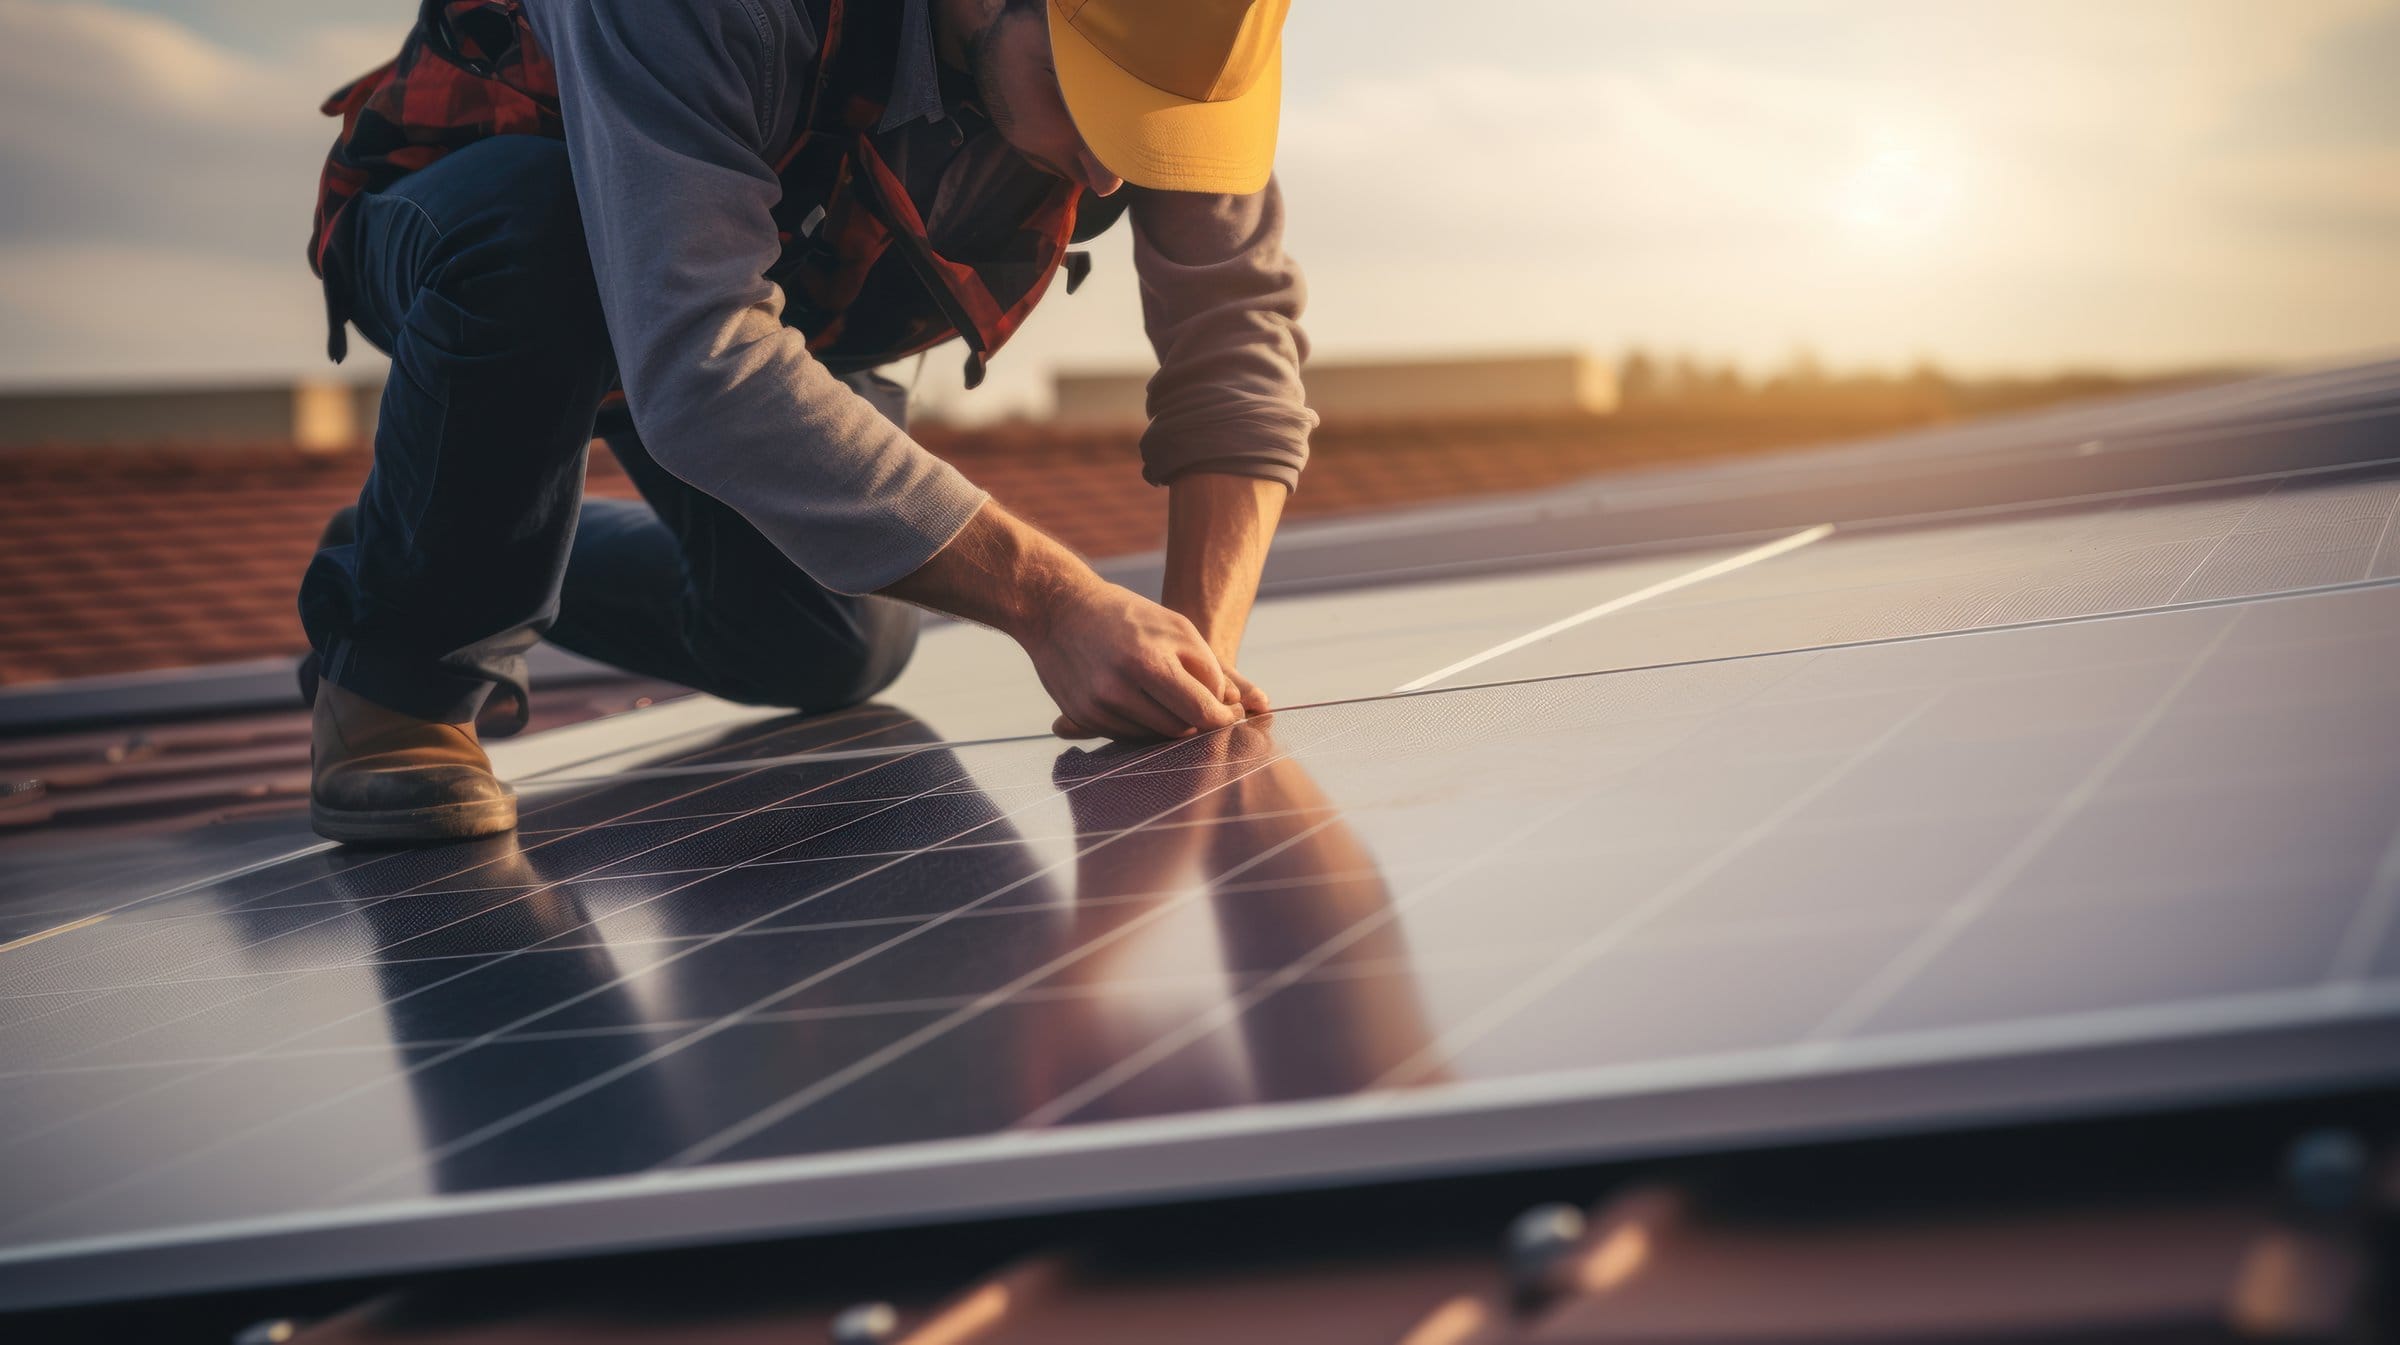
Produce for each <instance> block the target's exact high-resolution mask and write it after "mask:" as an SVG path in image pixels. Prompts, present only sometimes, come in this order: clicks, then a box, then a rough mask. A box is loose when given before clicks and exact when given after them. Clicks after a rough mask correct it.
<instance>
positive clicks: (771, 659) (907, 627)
mask: <svg viewBox="0 0 2400 1345" xmlns="http://www.w3.org/2000/svg"><path fill="white" fill-rule="evenodd" d="M839 601H840V602H841V603H842V604H843V606H844V607H845V608H846V609H848V613H849V616H850V618H851V619H850V621H849V622H848V625H847V628H846V629H845V630H842V631H840V632H838V633H836V632H833V631H828V630H826V629H825V628H823V627H822V626H818V627H816V628H814V629H805V628H800V627H797V626H792V625H786V626H782V627H781V630H782V631H789V632H791V633H790V634H789V635H788V636H787V637H785V638H777V635H776V633H770V632H773V631H774V630H775V625H774V623H763V624H764V625H765V627H766V630H765V631H762V626H761V624H753V623H748V622H743V623H727V622H711V623H709V624H708V627H707V629H705V630H702V631H699V632H695V633H694V635H693V637H692V653H693V656H694V659H695V660H696V661H697V662H698V663H699V664H700V666H701V667H703V668H705V669H706V670H707V671H708V672H709V673H710V674H711V679H710V680H711V681H712V683H713V685H712V686H710V687H709V688H707V689H708V690H711V691H713V692H714V693H715V694H717V695H720V696H723V697H725V698H726V699H727V700H733V701H740V702H742V703H744V704H749V705H778V706H783V707H785V708H788V709H794V710H803V711H806V712H808V713H811V714H818V713H822V712H824V711H827V710H840V709H844V708H847V707H849V706H852V705H856V704H858V703H859V702H861V701H864V700H866V699H868V698H869V697H871V696H873V695H875V693H877V692H879V691H881V690H883V689H884V688H885V687H888V686H890V685H891V684H892V683H893V681H894V680H896V679H897V678H898V677H899V676H900V674H901V672H902V671H903V670H905V669H906V668H907V667H908V660H909V657H910V655H912V654H914V653H915V652H916V647H917V627H918V623H919V614H918V612H917V609H915V608H913V607H910V606H908V605H907V604H906V603H900V602H894V601H892V600H890V599H888V598H876V597H863V598H846V599H841V600H839Z"/></svg>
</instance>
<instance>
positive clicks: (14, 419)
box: [0, 379, 383, 453]
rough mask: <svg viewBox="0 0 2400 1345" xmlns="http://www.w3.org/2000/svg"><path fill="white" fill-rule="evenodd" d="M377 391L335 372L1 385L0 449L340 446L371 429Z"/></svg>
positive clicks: (368, 435) (358, 440)
mask: <svg viewBox="0 0 2400 1345" xmlns="http://www.w3.org/2000/svg"><path fill="white" fill-rule="evenodd" d="M382 394H383V385H382V384H381V383H380V382H370V383H361V382H356V381H348V380H344V381H336V380H332V379H302V380H298V381H295V382H290V383H258V384H247V385H233V386H225V387H154V388H92V389H77V390H74V391H51V392H0V450H5V449H10V448H30V447H36V446H45V447H73V446H79V445H80V446H91V447H104V446H115V445H141V446H152V445H157V444H182V445H210V444H223V445H237V444H238V445H258V444H277V445H297V446H298V447H300V448H302V449H306V450H309V451H311V452H328V453H331V452H340V451H342V450H344V449H350V448H356V447H358V446H359V445H360V444H363V443H365V442H367V441H368V440H370V439H372V438H373V437H374V432H375V408H376V403H377V400H378V399H379V398H380V397H381V396H382Z"/></svg>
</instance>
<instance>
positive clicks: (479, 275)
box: [399, 136, 607, 362]
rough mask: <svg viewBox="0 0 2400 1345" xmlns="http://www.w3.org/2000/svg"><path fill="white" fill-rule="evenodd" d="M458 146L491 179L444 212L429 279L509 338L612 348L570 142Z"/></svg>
mask: <svg viewBox="0 0 2400 1345" xmlns="http://www.w3.org/2000/svg"><path fill="white" fill-rule="evenodd" d="M460 153H461V154H462V155H463V154H470V153H471V154H474V155H477V156H478V157H479V159H480V160H481V161H480V162H479V163H478V164H477V165H476V167H477V169H478V173H479V176H480V178H481V180H482V181H483V182H484V183H486V184H487V188H486V190H484V191H482V192H480V193H478V195H477V198H476V199H475V200H474V201H473V202H472V203H471V204H468V205H466V206H464V207H453V211H451V212H445V213H451V214H452V217H451V218H448V219H440V220H437V223H438V225H439V227H440V229H441V238H440V241H439V243H438V244H436V247H437V256H436V258H435V260H436V265H435V267H434V269H433V270H432V272H431V273H430V275H429V276H428V279H427V286H426V287H427V289H429V290H431V291H432V292H433V293H434V294H435V295H437V296H439V298H440V299H441V300H442V301H443V302H444V303H446V304H447V305H449V306H451V307H454V308H455V309H457V310H458V311H459V312H460V313H461V314H462V315H463V316H464V317H465V318H466V319H467V320H468V321H469V322H470V323H472V324H474V325H475V326H476V327H477V328H479V329H481V330H483V331H485V332H487V333H490V334H491V335H493V336H494V337H496V338H497V339H498V340H500V341H501V342H502V343H503V344H506V345H509V346H514V347H517V348H520V349H539V350H542V351H545V352H553V353H555V354H557V355H558V356H560V357H561V358H563V359H571V360H575V361H578V362H580V361H582V360H584V359H588V358H590V357H592V356H593V355H595V354H602V355H604V354H605V352H606V351H607V336H606V327H605V323H604V322H603V320H602V317H601V311H600V289H599V284H598V282H597V281H596V280H595V279H594V277H593V274H592V261H591V251H590V246H589V244H588V243H587V242H586V241H585V238H584V233H583V214H582V211H581V209H580V207H579V206H578V204H577V202H576V199H575V181H574V177H573V174H572V173H571V172H570V171H569V168H568V163H567V147H566V146H565V145H564V144H562V143H560V142H558V141H555V140H546V139H542V138H540V137H537V136H501V137H497V138H495V139H492V140H487V141H483V142H480V143H478V144H476V145H474V146H471V147H470V148H469V149H466V150H462V151H460ZM406 186H407V184H406V183H405V182H403V183H402V186H401V188H400V189H399V190H402V191H405V190H406Z"/></svg>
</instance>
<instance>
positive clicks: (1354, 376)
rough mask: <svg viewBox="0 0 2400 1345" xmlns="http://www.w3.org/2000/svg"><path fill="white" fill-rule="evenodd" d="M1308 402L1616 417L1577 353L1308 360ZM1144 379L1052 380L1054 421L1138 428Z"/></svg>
mask: <svg viewBox="0 0 2400 1345" xmlns="http://www.w3.org/2000/svg"><path fill="white" fill-rule="evenodd" d="M1305 377H1306V380H1307V383H1308V404H1309V405H1310V406H1311V407H1314V408H1315V409H1316V410H1317V412H1318V414H1320V415H1324V416H1338V417H1340V418H1342V419H1345V420H1351V419H1365V418H1380V417H1387V416H1405V417H1415V418H1453V419H1475V418H1489V417H1495V416H1579V415H1583V416H1598V415H1606V414H1608V413H1609V412H1612V411H1614V410H1616V409H1617V379H1616V371H1615V369H1614V368H1613V367H1612V366H1611V365H1610V364H1608V363H1607V362H1605V361H1602V360H1598V359H1594V358H1593V357H1591V356H1590V355H1586V354H1583V353H1581V352H1576V351H1559V352H1552V353H1547V354H1533V355H1503V356H1492V357H1487V358H1472V359H1446V360H1360V361H1322V362H1316V361H1312V362H1311V363H1310V364H1309V366H1308V369H1307V372H1306V375H1305ZM1149 378H1150V376H1149V374H1148V373H1147V372H1140V373H1135V372H1120V371H1102V370H1093V371H1066V372H1062V373H1060V374H1058V375H1057V377H1056V378H1055V379H1054V380H1053V383H1052V387H1053V388H1054V390H1055V392H1056V406H1057V410H1056V411H1055V412H1054V415H1055V418H1056V419H1057V420H1058V422H1059V423H1061V424H1066V425H1123V424H1139V423H1141V422H1142V421H1143V420H1144V419H1146V418H1147V412H1146V411H1145V409H1144V391H1145V389H1146V388H1147V386H1148V384H1149Z"/></svg>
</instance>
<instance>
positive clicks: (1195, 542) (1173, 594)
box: [1159, 472, 1291, 667]
mask: <svg viewBox="0 0 2400 1345" xmlns="http://www.w3.org/2000/svg"><path fill="white" fill-rule="evenodd" d="M1290 493H1291V492H1290V491H1288V490H1286V489H1285V488H1284V486H1283V485H1282V483H1280V482H1277V481H1269V480H1265V479H1263V478H1259V477H1251V476H1233V475H1228V474H1224V473H1216V472H1193V473H1189V474H1187V475H1184V476H1180V477H1177V478H1176V479H1175V482H1174V484H1172V485H1170V486H1169V487H1168V488H1167V569H1166V582H1165V585H1164V587H1163V589H1162V590H1161V593H1160V599H1159V600H1160V601H1161V602H1162V603H1163V604H1164V605H1165V606H1166V607H1168V608H1169V609H1171V610H1173V611H1176V612H1180V613H1182V614H1183V615H1184V616H1186V617H1188V618H1190V620H1191V622H1192V624H1193V625H1194V626H1197V627H1199V630H1200V637H1201V638H1202V639H1204V640H1206V641H1208V645H1209V648H1210V649H1212V650H1214V651H1215V652H1216V655H1217V658H1218V659H1219V660H1220V661H1222V662H1223V663H1224V664H1225V666H1227V667H1232V666H1234V664H1235V656H1236V655H1237V654H1238V653H1239V652H1240V651H1241V647H1242V630H1243V628H1244V627H1245V626H1247V625H1248V624H1249V621H1250V606H1251V604H1252V603H1253V602H1254V601H1256V599H1257V597H1258V577H1259V573H1260V571H1261V570H1262V569H1264V568H1265V566H1266V563H1267V548H1268V546H1269V545H1270V544H1271V543H1272V542H1273V541H1274V538H1275V525H1276V524H1277V523H1278V522H1279V521H1280V520H1281V519H1282V517H1283V503H1284V499H1285V497H1286V496H1288V495H1289V494H1290Z"/></svg>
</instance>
